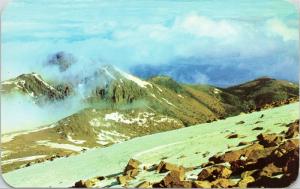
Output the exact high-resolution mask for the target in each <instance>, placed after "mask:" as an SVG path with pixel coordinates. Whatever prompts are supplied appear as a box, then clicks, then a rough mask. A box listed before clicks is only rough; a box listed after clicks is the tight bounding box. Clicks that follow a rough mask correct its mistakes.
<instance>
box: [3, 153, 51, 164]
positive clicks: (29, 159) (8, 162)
mask: <svg viewBox="0 0 300 189" xmlns="http://www.w3.org/2000/svg"><path fill="white" fill-rule="evenodd" d="M46 156H47V155H38V156H29V157H23V158H16V159H10V160H5V161H1V165H6V164H10V163H14V162H18V161H20V162H21V161H31V160H36V159H40V158H44V157H46Z"/></svg>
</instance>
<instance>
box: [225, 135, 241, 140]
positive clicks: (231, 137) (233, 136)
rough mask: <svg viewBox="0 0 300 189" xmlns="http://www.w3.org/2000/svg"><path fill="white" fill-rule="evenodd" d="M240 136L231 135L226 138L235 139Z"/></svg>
mask: <svg viewBox="0 0 300 189" xmlns="http://www.w3.org/2000/svg"><path fill="white" fill-rule="evenodd" d="M238 136H239V135H238V134H229V135H227V136H226V138H228V139H233V138H238Z"/></svg>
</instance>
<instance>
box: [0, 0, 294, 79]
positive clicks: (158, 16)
mask: <svg viewBox="0 0 300 189" xmlns="http://www.w3.org/2000/svg"><path fill="white" fill-rule="evenodd" d="M298 19H299V18H298V14H297V10H296V8H295V7H294V6H293V5H292V4H290V3H288V1H285V0H197V1H196V0H195V1H193V0H186V1H183V0H182V1H179V0H156V1H154V0H139V1H137V0H136V1H134V0H114V1H111V0H51V1H49V0H15V1H12V2H11V3H10V4H9V5H8V7H7V8H6V10H5V11H4V13H3V16H2V69H1V71H2V79H7V78H10V77H14V76H17V75H19V74H21V73H24V72H33V71H35V72H38V73H41V74H42V75H48V76H49V74H50V75H51V73H49V71H48V70H45V69H44V67H43V66H42V65H43V62H45V61H46V59H47V57H48V56H49V54H52V53H55V52H58V51H66V52H70V53H72V54H74V55H75V56H76V57H77V58H78V60H79V63H80V64H83V65H84V64H86V63H87V62H98V61H100V62H104V63H106V64H113V65H117V66H119V67H121V68H123V69H127V68H129V67H132V66H135V65H140V64H154V65H161V64H170V62H172V63H173V64H176V60H177V59H189V58H199V59H201V60H202V61H201V63H199V64H202V63H203V62H205V60H210V59H212V58H219V59H221V60H222V59H223V58H224V60H227V59H228V58H232V57H234V58H235V60H236V61H234V62H230V61H224V62H223V61H208V62H210V63H211V62H215V63H216V64H218V65H220V66H227V65H228V66H229V65H230V66H236V67H239V68H243V69H249V70H252V71H253V72H254V73H259V74H256V75H272V76H278V77H279V78H284V79H290V80H297V78H298V70H299V68H298V62H299V57H298V56H299V55H298V52H299V50H298V49H299V47H298V44H299V36H298ZM243 60H247V61H243ZM262 60H263V61H262ZM89 66H90V64H89ZM175 66H176V65H175ZM79 71H80V70H79ZM216 74H217V73H216ZM228 74H230V73H228Z"/></svg>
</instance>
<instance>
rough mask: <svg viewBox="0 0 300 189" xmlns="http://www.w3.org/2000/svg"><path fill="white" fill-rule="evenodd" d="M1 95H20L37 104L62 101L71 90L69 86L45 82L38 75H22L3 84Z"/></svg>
mask: <svg viewBox="0 0 300 189" xmlns="http://www.w3.org/2000/svg"><path fill="white" fill-rule="evenodd" d="M0 92H1V95H9V94H13V93H19V94H23V95H26V96H29V97H30V98H32V99H33V101H35V102H40V103H42V102H43V101H47V100H51V101H53V100H62V99H64V98H65V97H67V96H69V95H70V93H71V88H70V87H69V86H68V85H62V84H58V85H56V86H54V85H52V84H50V83H48V82H46V81H44V79H43V78H42V77H41V76H40V75H38V74H36V73H31V74H22V75H20V76H18V77H16V78H14V79H10V80H7V81H3V82H1V90H0Z"/></svg>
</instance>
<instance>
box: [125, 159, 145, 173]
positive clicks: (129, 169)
mask: <svg viewBox="0 0 300 189" xmlns="http://www.w3.org/2000/svg"><path fill="white" fill-rule="evenodd" d="M140 165H141V162H140V161H138V160H135V159H130V160H129V162H128V164H127V165H126V167H125V169H124V172H123V175H128V176H130V177H135V176H137V175H138V172H139V166H140Z"/></svg>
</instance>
